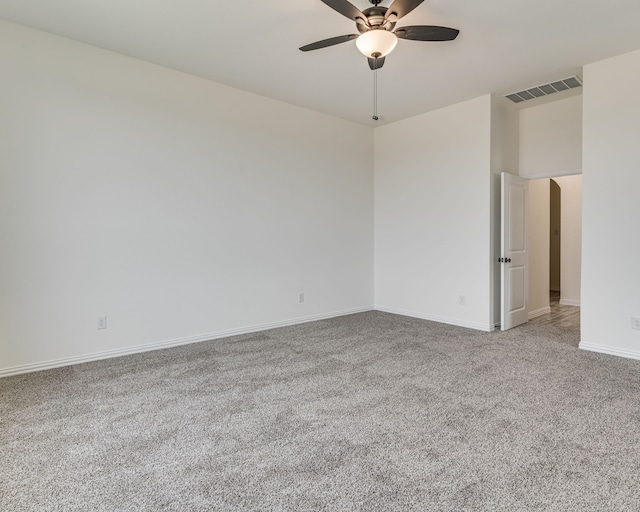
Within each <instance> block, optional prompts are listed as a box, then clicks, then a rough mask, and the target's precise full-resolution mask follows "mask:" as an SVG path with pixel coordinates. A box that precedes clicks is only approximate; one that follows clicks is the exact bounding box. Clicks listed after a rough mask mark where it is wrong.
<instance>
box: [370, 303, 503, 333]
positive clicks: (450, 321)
mask: <svg viewBox="0 0 640 512" xmlns="http://www.w3.org/2000/svg"><path fill="white" fill-rule="evenodd" d="M374 309H375V310H376V311H382V312H383V313H391V314H393V315H402V316H408V317H411V318H419V319H420V320H429V321H431V322H438V323H441V324H447V325H455V326H457V327H467V328H468V329H475V330H476V331H485V332H490V331H494V330H495V329H496V327H497V325H494V324H482V323H479V322H465V321H462V320H458V319H456V318H445V317H440V316H433V315H425V314H424V313H419V312H417V311H408V310H404V309H397V308H390V307H387V306H377V305H376V306H375V308H374ZM498 325H499V324H498Z"/></svg>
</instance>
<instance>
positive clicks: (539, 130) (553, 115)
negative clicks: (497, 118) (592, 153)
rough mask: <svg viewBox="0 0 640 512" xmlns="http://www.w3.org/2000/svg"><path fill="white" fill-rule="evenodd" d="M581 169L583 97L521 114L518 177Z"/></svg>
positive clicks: (559, 101)
mask: <svg viewBox="0 0 640 512" xmlns="http://www.w3.org/2000/svg"><path fill="white" fill-rule="evenodd" d="M581 169H582V95H577V96H571V97H568V98H563V99H560V100H557V101H551V102H549V103H543V104H542V105H536V106H534V107H530V108H524V109H522V110H521V111H520V176H524V177H529V176H540V175H545V174H553V173H558V172H568V171H574V172H580V170H581Z"/></svg>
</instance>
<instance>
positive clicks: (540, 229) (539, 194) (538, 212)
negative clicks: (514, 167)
mask: <svg viewBox="0 0 640 512" xmlns="http://www.w3.org/2000/svg"><path fill="white" fill-rule="evenodd" d="M528 204H529V217H528V219H529V233H528V236H529V318H535V317H536V316H540V315H543V314H545V313H549V312H550V311H551V310H550V307H549V179H538V180H531V181H530V182H529V202H528Z"/></svg>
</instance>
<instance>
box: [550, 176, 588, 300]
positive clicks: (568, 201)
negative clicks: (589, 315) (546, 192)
mask: <svg viewBox="0 0 640 512" xmlns="http://www.w3.org/2000/svg"><path fill="white" fill-rule="evenodd" d="M553 179H554V181H555V182H556V183H557V184H558V185H559V186H560V193H561V198H562V202H561V205H560V209H561V213H560V223H561V228H560V233H561V238H560V255H561V256H560V304H564V305H566V306H579V305H580V279H581V268H582V175H581V174H576V175H574V176H561V177H558V178H553Z"/></svg>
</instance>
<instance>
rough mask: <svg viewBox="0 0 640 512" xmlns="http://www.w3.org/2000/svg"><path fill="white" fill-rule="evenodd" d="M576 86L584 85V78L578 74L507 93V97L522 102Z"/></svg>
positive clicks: (515, 101)
mask: <svg viewBox="0 0 640 512" xmlns="http://www.w3.org/2000/svg"><path fill="white" fill-rule="evenodd" d="M576 87H582V80H581V79H580V77H578V76H572V77H569V78H565V79H563V80H558V81H557V82H551V83H550V84H543V85H538V86H536V87H532V88H531V89H527V90H525V91H520V92H514V93H513V94H507V95H506V96H505V98H509V99H510V100H511V101H513V102H514V103H520V102H521V101H527V100H532V99H534V98H539V97H540V96H546V95H548V94H553V93H554V92H559V91H566V90H567V89H575V88H576Z"/></svg>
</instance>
